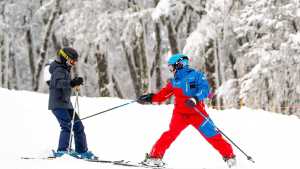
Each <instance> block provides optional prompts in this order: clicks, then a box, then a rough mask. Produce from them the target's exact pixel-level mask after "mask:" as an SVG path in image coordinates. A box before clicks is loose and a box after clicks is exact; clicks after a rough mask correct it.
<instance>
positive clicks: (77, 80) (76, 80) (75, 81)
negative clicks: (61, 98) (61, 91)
mask: <svg viewBox="0 0 300 169" xmlns="http://www.w3.org/2000/svg"><path fill="white" fill-rule="evenodd" d="M82 84H83V78H82V77H75V78H74V79H73V80H71V82H70V85H71V87H75V86H79V85H82Z"/></svg>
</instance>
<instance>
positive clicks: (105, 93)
mask: <svg viewBox="0 0 300 169" xmlns="http://www.w3.org/2000/svg"><path fill="white" fill-rule="evenodd" d="M95 57H96V60H97V72H98V85H99V94H100V96H101V97H109V96H110V93H109V89H108V85H109V76H108V72H107V67H108V64H107V59H106V56H105V54H104V53H103V52H102V51H100V46H99V45H97V47H96V53H95Z"/></svg>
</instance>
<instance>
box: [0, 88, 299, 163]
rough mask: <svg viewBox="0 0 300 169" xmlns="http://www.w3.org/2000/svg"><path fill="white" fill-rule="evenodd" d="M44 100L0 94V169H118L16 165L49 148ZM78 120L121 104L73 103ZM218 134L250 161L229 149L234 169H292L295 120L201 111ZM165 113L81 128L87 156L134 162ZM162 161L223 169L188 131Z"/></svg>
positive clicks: (51, 121) (54, 137)
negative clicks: (234, 158) (90, 153)
mask: <svg viewBox="0 0 300 169" xmlns="http://www.w3.org/2000/svg"><path fill="white" fill-rule="evenodd" d="M47 99H48V95H46V94H40V93H32V92H27V91H9V90H6V89H1V88H0V104H1V118H0V128H1V139H0V168H1V169H40V168H41V169H42V168H43V169H54V168H72V169H82V168H89V169H99V168H108V169H113V168H124V167H120V166H112V165H108V164H100V163H90V162H85V161H81V160H75V159H72V158H63V159H58V160H54V161H47V160H21V159H20V157H21V156H27V155H32V156H38V155H44V154H47V153H48V152H49V151H50V150H51V149H56V146H57V141H58V134H59V126H58V123H57V122H56V120H55V118H54V116H53V115H52V114H51V112H49V111H48V110H47V101H48V100H47ZM79 102H80V110H81V111H80V115H81V117H85V116H87V115H90V114H93V113H96V112H99V111H102V110H105V109H107V108H110V107H113V106H116V105H120V104H123V103H126V102H128V100H120V99H115V98H85V97H80V98H79ZM208 111H209V113H210V115H211V117H212V118H213V119H214V121H215V123H216V125H217V126H218V127H219V128H220V129H223V132H225V133H226V134H227V135H228V136H229V137H231V138H232V139H233V140H234V141H235V142H236V143H237V144H238V145H239V146H241V148H242V149H244V150H245V151H246V152H247V153H249V155H251V156H252V157H253V158H254V160H255V161H256V163H255V164H252V163H249V162H248V161H247V160H246V159H245V157H244V156H243V155H242V154H241V153H240V152H239V151H238V150H237V149H235V152H236V155H237V159H238V166H237V167H236V168H238V169H248V168H249V169H250V168H251V169H266V168H272V169H283V168H284V169H299V168H300V164H299V160H300V156H299V152H300V146H299V143H300V134H299V131H300V120H299V119H297V118H296V117H294V116H284V115H279V114H275V113H270V112H265V111H259V110H251V109H248V108H243V109H242V110H226V111H216V110H211V109H209V110H208ZM171 113H172V106H166V105H160V106H157V105H153V106H150V105H147V106H146V105H139V104H136V103H134V104H131V105H128V106H126V107H123V108H119V109H116V110H113V111H110V112H107V113H105V114H102V115H99V116H96V117H94V118H91V119H87V120H85V121H84V124H85V129H86V134H87V139H88V144H89V149H90V150H92V151H93V152H94V153H96V154H97V155H98V156H99V157H100V158H102V159H111V160H118V159H125V160H133V161H140V160H142V159H143V158H144V154H145V153H146V152H148V151H149V150H150V149H151V146H152V145H153V144H154V142H155V141H156V139H157V138H158V137H159V136H160V134H162V132H163V131H164V130H166V129H167V127H168V122H169V120H170V117H171ZM164 160H165V161H166V162H167V163H168V164H169V167H172V168H195V169H196V168H198V169H201V168H207V169H223V168H227V167H226V165H225V163H224V162H223V161H222V160H221V157H220V156H219V154H218V153H217V152H216V151H215V150H213V149H212V148H211V147H210V145H208V143H206V142H205V140H204V139H203V138H202V137H201V136H200V135H199V134H198V133H197V131H196V130H194V129H193V128H192V127H188V128H187V129H186V130H184V132H183V133H182V134H181V135H180V136H179V137H178V139H177V140H176V141H175V142H174V143H173V145H172V146H171V148H170V149H169V150H168V151H167V153H166V155H165V158H164ZM126 168H128V167H126Z"/></svg>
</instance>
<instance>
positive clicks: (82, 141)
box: [68, 110, 88, 153]
mask: <svg viewBox="0 0 300 169" xmlns="http://www.w3.org/2000/svg"><path fill="white" fill-rule="evenodd" d="M68 111H69V115H70V117H72V115H73V110H68ZM78 120H79V117H78V115H77V114H75V120H74V121H77V122H76V123H74V126H73V131H74V141H75V151H76V152H77V153H84V152H86V151H87V150H88V148H87V141H86V135H85V132H84V126H83V124H82V122H81V121H78Z"/></svg>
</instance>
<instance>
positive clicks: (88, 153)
mask: <svg viewBox="0 0 300 169" xmlns="http://www.w3.org/2000/svg"><path fill="white" fill-rule="evenodd" d="M78 157H79V158H81V159H84V160H90V161H93V160H94V161H95V160H98V159H99V158H98V157H97V156H95V155H94V154H93V153H92V152H91V151H86V152H84V153H78Z"/></svg>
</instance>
